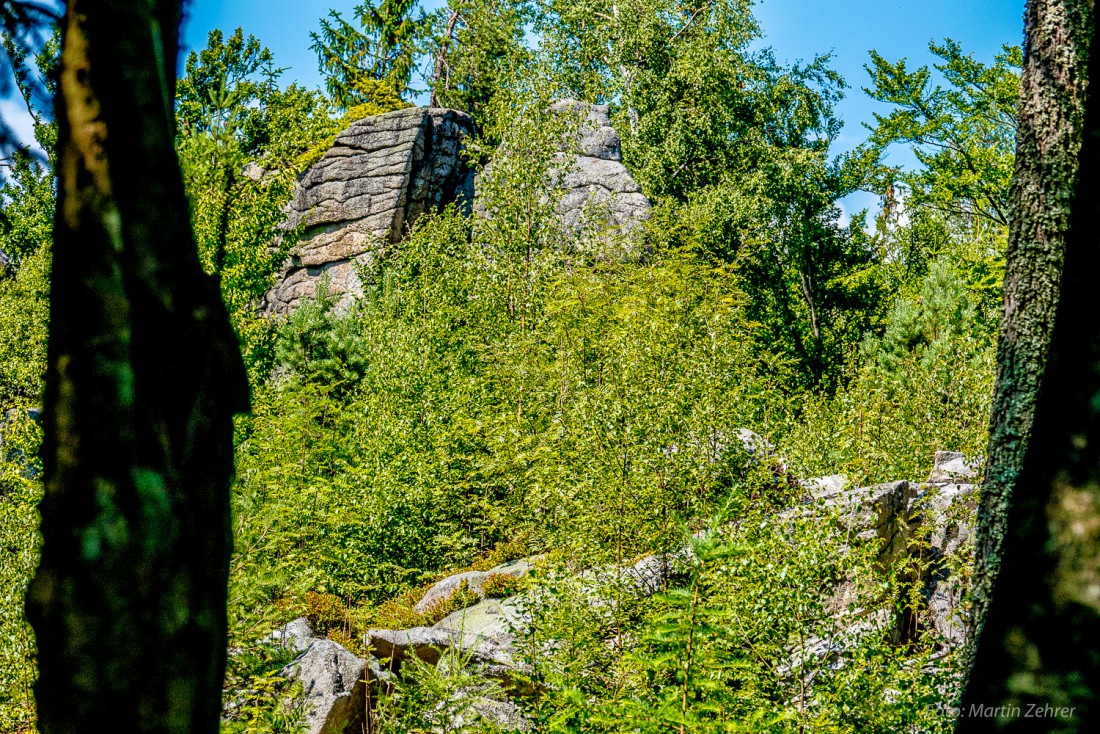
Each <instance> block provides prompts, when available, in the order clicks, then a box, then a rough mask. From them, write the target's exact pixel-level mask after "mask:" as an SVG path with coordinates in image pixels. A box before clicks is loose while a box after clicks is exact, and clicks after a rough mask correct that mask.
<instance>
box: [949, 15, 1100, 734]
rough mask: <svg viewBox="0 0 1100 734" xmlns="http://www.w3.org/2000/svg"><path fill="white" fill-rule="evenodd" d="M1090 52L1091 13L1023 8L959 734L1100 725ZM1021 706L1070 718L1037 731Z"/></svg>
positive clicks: (1099, 269) (1097, 319)
mask: <svg viewBox="0 0 1100 734" xmlns="http://www.w3.org/2000/svg"><path fill="white" fill-rule="evenodd" d="M1095 41H1096V38H1095V37H1094V15H1093V3H1092V2H1084V1H1082V0H1076V1H1074V0H1032V1H1031V2H1030V3H1029V4H1028V11H1027V42H1026V47H1025V64H1024V74H1023V80H1022V84H1023V86H1022V90H1021V95H1020V109H1019V123H1020V124H1019V134H1018V140H1017V143H1018V149H1017V161H1016V171H1015V178H1014V183H1013V194H1012V202H1013V206H1014V216H1013V220H1012V224H1011V227H1010V231H1009V252H1008V261H1007V270H1006V275H1005V306H1004V317H1003V320H1002V322H1001V334H1000V347H999V352H998V373H997V387H996V395H995V398H994V405H993V416H992V421H991V433H990V445H989V460H988V468H987V473H986V487H985V491H984V494H983V496H982V502H981V507H980V510H979V528H978V568H977V572H976V575H975V585H974V601H975V615H974V624H975V629H974V633H975V634H974V637H973V639H974V640H975V647H974V648H973V650H972V655H971V661H970V662H971V668H970V675H969V680H968V683H967V687H966V692H965V694H964V696H963V700H962V710H961V718H960V720H959V725H958V731H960V732H969V731H993V730H1007V731H1022V730H1028V731H1033V730H1034V731H1092V730H1093V727H1095V726H1096V725H1097V720H1098V717H1100V710H1098V709H1097V701H1096V696H1097V694H1098V693H1100V681H1098V680H1097V675H1098V674H1100V616H1098V614H1100V306H1098V301H1097V299H1096V293H1097V285H1096V283H1097V277H1098V274H1100V219H1098V214H1100V207H1098V198H1097V197H1098V196H1100V185H1098V184H1100V109H1098V107H1097V97H1096V95H1095V94H1092V95H1087V94H1086V92H1087V91H1088V79H1089V78H1100V76H1098V75H1100V49H1098V48H1097V47H1096V43H1095ZM1090 45H1091V49H1090ZM1090 59H1091V60H1090ZM1032 704H1035V705H1038V706H1050V707H1052V709H1061V708H1065V709H1067V710H1065V711H1055V712H1054V714H1055V715H1053V716H1046V717H1044V718H1039V719H1037V718H1034V717H1028V716H1027V713H1028V711H1029V708H1028V707H1029V705H1032ZM1052 709H1045V708H1044V709H1040V710H1041V711H1044V712H1048V713H1049V712H1051V711H1052ZM1068 709H1073V710H1072V712H1071V711H1069V710H1068ZM1033 713H1034V711H1033Z"/></svg>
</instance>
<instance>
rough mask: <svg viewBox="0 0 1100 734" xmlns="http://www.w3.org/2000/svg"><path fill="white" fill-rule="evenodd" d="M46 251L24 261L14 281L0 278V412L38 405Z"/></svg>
mask: <svg viewBox="0 0 1100 734" xmlns="http://www.w3.org/2000/svg"><path fill="white" fill-rule="evenodd" d="M49 270H50V251H49V248H48V247H42V248H41V249H40V250H39V251H38V252H36V253H34V254H33V255H31V256H29V257H28V258H26V259H25V260H24V262H23V265H22V267H21V268H19V270H18V272H16V274H15V276H14V277H9V278H4V277H0V410H2V409H4V408H7V407H10V406H15V405H34V404H38V403H39V400H40V397H39V396H40V395H41V392H42V378H43V375H44V374H45V372H46V327H47V325H48V324H49V313H50V310H49V295H50V293H49V291H50V285H49Z"/></svg>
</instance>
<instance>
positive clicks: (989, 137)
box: [865, 39, 1023, 238]
mask: <svg viewBox="0 0 1100 734" xmlns="http://www.w3.org/2000/svg"><path fill="white" fill-rule="evenodd" d="M928 47H929V50H931V51H932V53H933V54H934V55H935V56H937V57H938V58H939V59H940V63H937V64H934V65H933V66H934V68H935V69H936V71H937V72H939V73H940V74H941V75H942V76H943V78H944V80H945V81H946V82H947V85H948V86H947V87H946V88H944V87H941V86H939V85H936V84H935V83H934V82H933V75H932V72H931V71H930V70H929V69H928V67H926V66H922V67H920V68H918V69H917V70H916V71H909V70H908V69H907V68H906V65H905V59H901V60H900V61H897V62H896V63H891V62H889V61H887V60H886V59H885V58H883V57H882V56H881V55H879V54H878V53H877V52H875V51H872V52H871V66H868V67H867V71H868V73H869V74H870V75H871V84H872V86H871V88H869V89H866V90H865V91H866V92H867V94H869V95H870V96H871V97H872V98H873V99H876V100H878V101H880V102H886V103H888V104H891V105H893V106H894V108H895V109H894V110H893V111H892V112H891V113H890V114H889V115H878V114H876V115H875V119H876V124H875V126H874V127H871V128H870V129H871V138H870V142H871V144H872V145H874V146H876V147H878V148H879V149H886V148H887V147H889V146H891V145H895V144H906V145H909V147H910V148H911V149H912V151H913V152H914V154H915V155H916V156H917V159H918V160H919V161H920V163H921V167H920V168H918V169H915V170H912V171H908V172H902V171H900V170H898V169H891V170H888V171H887V172H885V174H884V177H885V179H887V180H885V181H884V183H885V184H887V185H890V184H893V183H895V182H897V183H900V184H902V185H903V186H904V191H905V193H906V194H907V195H908V197H907V198H906V199H905V206H906V207H907V208H914V209H916V208H922V207H926V208H929V209H931V210H934V211H937V212H941V213H944V214H947V215H949V216H951V217H953V218H957V219H962V220H964V221H965V222H966V225H967V228H968V229H970V230H975V231H977V232H980V231H981V230H982V229H983V228H985V229H992V230H993V233H992V234H993V236H996V237H999V238H1003V237H1004V236H1005V230H1006V229H1007V227H1008V223H1009V220H1010V218H1011V216H1012V212H1011V207H1010V205H1009V183H1010V181H1011V179H1012V169H1013V161H1014V157H1015V151H1016V100H1017V97H1018V95H1019V87H1020V68H1021V66H1022V65H1023V52H1022V50H1021V49H1020V47H1019V46H1007V45H1006V46H1004V48H1003V51H1002V52H1001V53H1000V54H997V56H996V57H995V58H994V61H993V63H992V64H983V63H981V62H979V61H977V60H976V59H974V56H973V54H969V55H968V54H965V53H964V52H963V50H962V47H961V46H960V45H959V44H958V43H957V42H956V41H952V40H951V39H947V40H945V41H944V42H943V43H942V44H936V43H930V44H929V46H928ZM883 193H888V194H889V196H890V198H891V199H892V198H893V196H894V193H893V191H892V189H889V190H887V189H886V188H884V189H883ZM893 204H895V202H892V201H888V206H890V205H893Z"/></svg>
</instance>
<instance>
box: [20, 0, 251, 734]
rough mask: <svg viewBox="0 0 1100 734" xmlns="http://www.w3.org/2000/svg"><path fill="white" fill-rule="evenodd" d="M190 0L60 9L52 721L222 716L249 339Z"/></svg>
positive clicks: (41, 637) (46, 698)
mask: <svg viewBox="0 0 1100 734" xmlns="http://www.w3.org/2000/svg"><path fill="white" fill-rule="evenodd" d="M181 14H182V1H181V0H175V1H165V0H70V2H69V3H68V4H67V10H66V14H65V18H64V20H63V23H62V34H63V35H62V57H61V69H60V79H59V90H58V99H57V106H56V115H57V120H58V127H59V134H60V137H59V142H58V158H57V177H58V179H57V187H58V192H57V211H56V215H55V225H54V251H53V274H52V294H51V301H50V309H51V313H50V337H49V340H50V341H49V364H48V374H47V382H46V404H45V415H44V420H45V429H46V433H45V440H44V443H43V447H42V452H43V461H44V465H45V485H46V493H45V498H44V499H43V501H42V506H41V511H42V536H43V546H42V560H41V564H40V566H39V568H38V573H37V575H36V576H35V578H34V580H33V582H32V583H31V586H30V588H29V590H28V594H27V616H28V618H29V619H30V621H31V624H32V625H33V626H34V630H35V633H36V636H37V639H38V663H39V678H38V682H37V684H36V685H35V696H36V699H37V703H38V711H39V729H40V730H41V731H42V732H43V734H60V733H61V732H91V731H99V730H101V729H105V728H107V729H110V730H113V731H120V732H180V733H182V732H188V733H189V734H192V733H201V732H211V733H213V732H216V731H217V730H218V726H219V718H220V694H221V686H222V677H223V675H224V669H225V654H226V594H227V592H226V584H227V577H228V565H229V553H230V542H231V541H230V528H229V483H230V480H231V478H232V474H233V457H232V422H231V418H232V415H233V414H234V413H236V412H240V411H243V410H246V409H247V407H248V386H247V382H246V380H245V375H244V370H243V366H242V363H241V357H240V353H239V350H238V346H237V342H236V339H235V337H234V335H233V333H232V330H231V328H230V326H229V320H228V316H227V313H226V311H225V308H224V306H223V305H222V302H221V298H220V296H219V293H218V288H217V285H216V283H215V282H214V281H213V280H212V279H210V278H209V277H207V276H206V275H204V274H203V272H202V270H201V267H200V265H199V260H198V255H197V250H196V246H195V241H194V237H193V235H192V232H191V225H190V220H189V214H188V205H187V201H186V199H185V196H184V189H183V180H182V177H181V175H180V171H179V164H178V161H177V159H176V153H175V149H174V134H175V124H174V119H173V114H174V113H173V100H174V96H175V75H176V58H177V55H178V32H179V22H180V19H181Z"/></svg>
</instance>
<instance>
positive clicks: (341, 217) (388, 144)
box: [242, 100, 650, 315]
mask: <svg viewBox="0 0 1100 734" xmlns="http://www.w3.org/2000/svg"><path fill="white" fill-rule="evenodd" d="M553 109H554V111H555V112H557V113H558V114H561V115H563V116H566V117H567V118H569V123H570V125H569V127H570V129H571V130H573V131H574V135H572V136H571V137H570V139H567V140H563V141H562V145H561V152H560V153H559V154H558V155H559V157H560V159H561V160H562V165H561V168H560V171H559V173H560V177H561V186H562V187H563V189H564V191H563V192H562V196H561V199H560V202H559V205H558V215H559V216H560V217H561V221H562V223H563V224H564V225H565V227H566V228H568V229H573V230H577V229H580V228H582V227H589V226H594V227H596V228H597V229H599V230H600V231H615V232H620V233H625V232H629V231H632V230H633V229H635V228H636V227H637V226H638V225H639V224H640V223H641V222H642V221H644V220H646V219H648V218H649V217H650V205H649V200H648V199H646V197H645V195H644V194H642V190H641V187H640V186H639V185H638V183H637V182H636V181H635V180H634V179H633V178H632V177H631V175H630V173H629V171H627V169H626V166H624V165H623V162H622V149H621V143H620V139H619V134H618V133H617V132H616V131H615V129H614V128H613V127H611V123H610V118H609V117H608V108H607V106H606V105H589V104H585V103H582V102H576V101H574V100H561V101H559V102H556V103H554V105H553ZM473 133H474V123H473V121H472V120H471V118H470V117H469V116H468V115H467V114H465V113H463V112H458V111H456V110H449V109H443V108H434V107H432V108H425V107H411V108H407V109H403V110H395V111H393V112H387V113H385V114H382V115H376V116H374V117H368V118H366V119H363V120H359V121H358V122H356V123H354V124H353V125H352V126H351V127H349V128H348V129H347V130H345V131H344V132H342V133H340V135H339V136H337V138H336V142H335V144H334V145H333V146H332V148H331V149H330V150H329V151H327V152H326V153H325V154H324V155H323V156H322V157H321V160H319V161H318V162H317V163H316V164H314V165H313V166H312V167H311V168H310V169H309V170H307V171H306V172H305V174H304V175H303V176H302V179H301V181H300V182H299V184H298V187H297V189H296V191H295V196H294V200H293V201H292V202H291V203H290V206H289V215H288V217H287V221H286V223H285V225H284V226H285V229H286V230H288V231H297V232H298V233H299V234H300V239H299V240H298V242H297V243H296V244H295V245H294V246H293V247H292V248H291V251H290V253H289V256H288V259H287V262H286V264H285V265H284V267H283V270H282V271H281V272H280V273H279V275H278V278H277V280H276V284H275V286H274V287H273V288H272V289H271V290H270V291H269V292H268V294H267V296H266V298H265V303H264V305H263V311H264V312H265V313H267V314H269V315H277V314H287V313H289V312H291V311H293V310H294V309H295V308H296V307H297V306H298V304H299V303H301V302H302V301H303V300H310V299H313V298H315V297H316V295H317V289H318V285H319V284H320V282H321V280H322V278H324V279H326V280H327V288H328V294H329V295H330V296H331V297H332V298H333V299H334V300H335V302H336V305H337V308H345V307H346V306H347V305H348V304H350V302H351V301H352V299H353V298H354V297H355V296H356V295H357V294H359V293H361V292H362V284H361V283H360V281H359V270H360V268H362V267H369V266H370V265H371V263H372V262H373V261H374V260H375V259H376V258H378V257H380V256H382V255H383V254H384V253H385V252H386V250H387V248H388V247H389V246H390V245H392V244H393V243H395V242H397V241H399V240H400V239H401V237H403V236H404V234H405V233H406V232H407V230H408V227H409V226H410V225H411V224H413V222H415V221H416V219H417V217H419V216H420V215H421V214H423V213H424V212H425V211H428V210H429V209H438V208H441V207H443V206H445V205H447V204H449V203H451V202H454V201H461V202H464V204H465V207H466V211H467V212H470V211H472V210H473V209H474V208H477V209H478V211H479V213H480V214H481V215H482V216H487V215H488V214H487V212H486V210H485V209H484V207H476V206H475V198H476V196H475V194H476V192H475V190H474V189H475V182H474V176H473V173H472V171H471V170H470V169H469V167H468V166H467V163H466V160H465V158H464V157H463V155H462V151H463V147H464V141H465V140H466V139H467V138H468V137H469V136H471V135H473ZM491 165H492V164H491V163H490V164H489V166H488V167H487V168H486V173H487V172H488V171H489V170H490V169H491ZM242 175H247V176H250V177H255V176H259V177H262V175H263V172H262V170H255V171H253V170H250V171H248V172H242ZM483 175H484V174H483ZM593 217H597V218H598V221H593Z"/></svg>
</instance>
